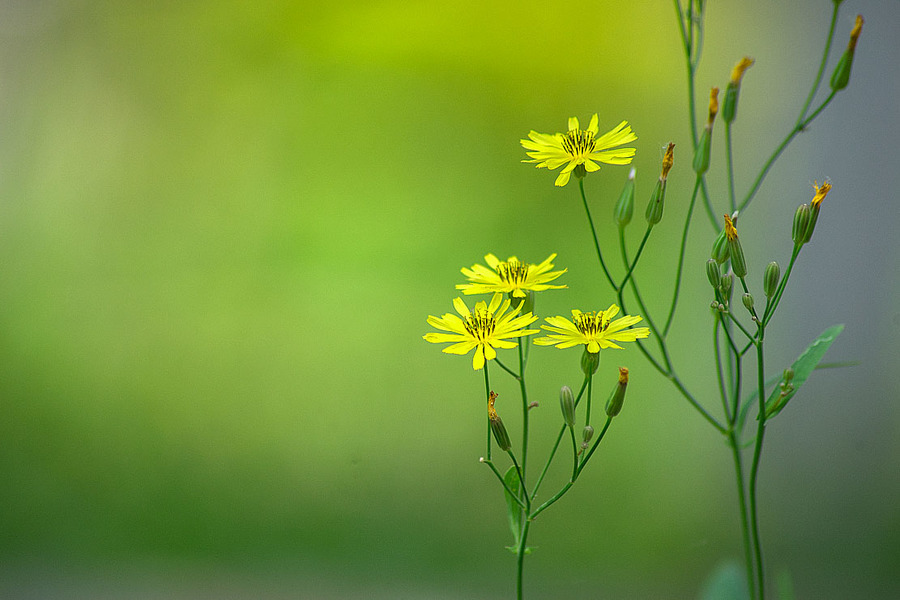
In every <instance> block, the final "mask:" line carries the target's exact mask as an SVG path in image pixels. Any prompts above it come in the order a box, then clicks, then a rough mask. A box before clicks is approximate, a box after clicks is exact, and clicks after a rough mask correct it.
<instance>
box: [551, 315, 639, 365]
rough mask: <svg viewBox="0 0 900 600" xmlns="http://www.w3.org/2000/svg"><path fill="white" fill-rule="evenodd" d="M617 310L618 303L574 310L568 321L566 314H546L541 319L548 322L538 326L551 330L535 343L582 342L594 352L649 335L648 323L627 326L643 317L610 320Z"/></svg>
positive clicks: (559, 345)
mask: <svg viewBox="0 0 900 600" xmlns="http://www.w3.org/2000/svg"><path fill="white" fill-rule="evenodd" d="M617 314H619V307H618V306H616V305H615V304H613V305H612V306H610V307H609V308H607V309H606V310H600V311H596V312H586V313H585V312H581V311H580V310H577V309H576V310H573V311H572V320H571V321H570V320H569V319H567V318H565V317H547V318H545V319H544V320H545V321H547V323H549V325H541V328H542V329H546V330H547V331H550V332H551V333H550V334H548V335H547V336H546V337H540V338H536V339H535V340H534V343H535V344H537V345H539V346H556V347H557V348H572V347H573V346H578V345H579V344H584V345H585V347H586V349H587V351H588V352H590V353H591V354H596V353H597V352H600V349H601V348H618V349H620V350H621V349H622V347H621V346H619V345H617V344H616V343H615V342H633V341H635V340H637V339H639V338H645V337H647V336H649V335H650V330H649V329H648V328H647V327H636V328H634V329H628V328H629V327H631V326H632V325H635V324H636V323H639V322H640V321H642V320H643V318H642V317H632V316H625V317H622V318H620V319H616V320H615V321H613V320H612V318H613V317H615V316H616V315H617Z"/></svg>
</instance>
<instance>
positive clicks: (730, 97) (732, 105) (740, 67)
mask: <svg viewBox="0 0 900 600" xmlns="http://www.w3.org/2000/svg"><path fill="white" fill-rule="evenodd" d="M752 65H753V59H752V58H750V57H748V56H745V57H744V58H742V59H741V60H740V61H739V62H738V64H736V65H735V66H734V69H732V70H731V81H729V82H728V87H727V88H725V100H724V101H723V102H722V118H723V119H724V120H725V122H726V123H731V122H732V121H734V117H735V116H736V114H737V103H738V95H739V94H740V91H741V80H742V79H743V78H744V71H746V70H747V69H749V68H750V67H751V66H752Z"/></svg>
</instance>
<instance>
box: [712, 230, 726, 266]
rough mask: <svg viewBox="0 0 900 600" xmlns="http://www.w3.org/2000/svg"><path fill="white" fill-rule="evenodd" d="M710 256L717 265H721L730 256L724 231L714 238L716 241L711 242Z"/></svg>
mask: <svg viewBox="0 0 900 600" xmlns="http://www.w3.org/2000/svg"><path fill="white" fill-rule="evenodd" d="M710 255H711V256H712V257H713V260H715V261H716V262H717V263H719V264H722V263H724V262H725V261H726V260H728V257H729V256H730V251H729V249H728V238H727V237H726V236H725V230H724V229H723V230H722V231H720V232H719V235H718V236H716V241H714V242H713V246H712V252H710Z"/></svg>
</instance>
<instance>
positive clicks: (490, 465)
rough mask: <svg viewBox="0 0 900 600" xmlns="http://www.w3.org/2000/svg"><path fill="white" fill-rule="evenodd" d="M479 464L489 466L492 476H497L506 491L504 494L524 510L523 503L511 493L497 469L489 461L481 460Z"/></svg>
mask: <svg viewBox="0 0 900 600" xmlns="http://www.w3.org/2000/svg"><path fill="white" fill-rule="evenodd" d="M481 462H483V463H484V464H486V465H487V466H489V467H490V468H491V471H493V472H494V475H496V476H497V479H499V480H500V483H501V485H503V489H504V490H506V493H507V494H509V497H510V498H512V499H513V500H515V501H516V504H518V505H519V506H521V507H522V510H526V508H525V502H523V501H522V500H521V499H520V498H519V497H518V496H517V495H516V494H515V492H513V491H512V489H510V487H509V486H508V485H507V484H506V481H505V480H504V479H503V475H501V474H500V471H498V470H497V467H496V466H494V463H493V462H491V461H489V460H482V461H481Z"/></svg>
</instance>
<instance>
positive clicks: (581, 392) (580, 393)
mask: <svg viewBox="0 0 900 600" xmlns="http://www.w3.org/2000/svg"><path fill="white" fill-rule="evenodd" d="M587 384H588V378H587V377H585V378H584V382H583V383H582V384H581V389H580V390H579V391H578V396H576V397H575V406H578V403H579V402H581V397H582V396H583V395H584V390H585V389H587ZM565 432H566V425H562V426H561V427H560V429H559V435H558V436H556V443H554V444H553V449H552V450H550V456H549V457H547V463H546V464H545V465H544V469H543V470H542V471H541V475H540V477H538V480H537V483H535V484H534V489H533V490H532V492H531V499H532V500H534V499H535V497H536V496H537V493H538V489H539V488H540V487H541V482H542V481H544V476H545V475H546V474H547V470H548V469H549V468H550V463H552V462H553V457H554V456H556V450H557V449H558V448H559V443H560V442H561V441H562V437H563V434H564V433H565Z"/></svg>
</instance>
